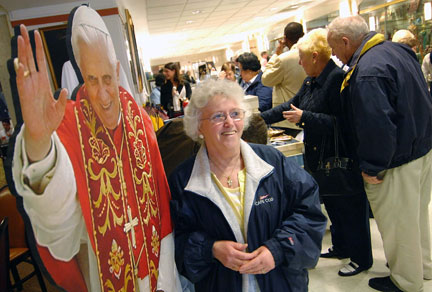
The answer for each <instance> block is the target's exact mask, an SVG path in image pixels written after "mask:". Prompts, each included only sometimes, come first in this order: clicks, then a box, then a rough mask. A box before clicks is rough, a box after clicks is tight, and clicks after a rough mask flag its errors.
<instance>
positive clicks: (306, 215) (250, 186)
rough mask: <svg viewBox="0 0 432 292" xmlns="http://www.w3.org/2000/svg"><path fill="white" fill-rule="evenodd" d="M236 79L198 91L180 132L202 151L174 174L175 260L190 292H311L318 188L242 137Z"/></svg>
mask: <svg viewBox="0 0 432 292" xmlns="http://www.w3.org/2000/svg"><path fill="white" fill-rule="evenodd" d="M249 115H250V113H249V112H247V111H246V110H245V107H244V105H243V90H242V88H241V87H240V86H239V85H238V84H237V83H235V82H231V81H226V80H217V81H215V80H208V81H205V82H202V83H200V85H199V86H197V88H196V89H195V91H194V93H193V96H192V99H191V102H190V104H189V105H188V107H187V108H186V111H185V117H184V128H185V132H186V134H187V135H188V136H190V137H191V138H192V139H193V140H194V141H200V142H201V143H202V146H201V148H200V150H199V151H198V153H197V155H196V156H193V157H191V158H190V159H188V160H187V161H185V162H184V163H183V164H181V165H180V166H179V167H178V168H177V169H176V170H175V171H174V172H173V173H172V174H171V176H170V178H169V185H170V189H171V194H172V200H171V210H172V216H173V217H172V218H173V222H175V230H176V232H175V236H176V238H175V248H176V263H177V267H178V269H179V271H180V273H181V274H183V275H184V276H185V277H186V278H188V279H189V280H190V281H192V282H193V283H194V284H195V289H196V291H233V292H240V291H286V292H294V291H304V292H305V291H307V290H308V282H309V279H308V271H307V269H308V268H312V267H314V266H315V265H316V263H317V260H318V257H319V252H320V246H321V240H322V237H323V233H324V230H325V226H326V218H325V216H324V215H323V214H322V213H321V209H320V204H319V196H318V186H317V185H316V183H315V182H314V180H313V179H312V178H311V177H310V176H309V174H307V173H306V172H305V171H304V170H303V169H301V168H300V167H299V166H298V165H297V164H296V163H295V162H292V161H290V160H289V158H287V157H285V156H284V155H283V154H282V153H281V152H279V151H278V150H277V149H274V148H273V147H271V146H267V145H260V144H248V143H246V142H244V141H242V140H241V138H240V137H241V135H242V132H243V129H244V127H247V124H248V118H249Z"/></svg>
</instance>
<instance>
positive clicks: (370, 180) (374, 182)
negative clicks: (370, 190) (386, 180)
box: [362, 171, 383, 185]
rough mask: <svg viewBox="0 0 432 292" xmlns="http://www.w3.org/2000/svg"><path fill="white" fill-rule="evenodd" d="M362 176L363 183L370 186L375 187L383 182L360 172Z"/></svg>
mask: <svg viewBox="0 0 432 292" xmlns="http://www.w3.org/2000/svg"><path fill="white" fill-rule="evenodd" d="M362 176H363V179H364V180H365V182H367V183H368V184H371V185H377V184H380V183H382V182H383V180H382V179H379V178H378V177H377V176H370V175H368V174H366V173H364V172H363V171H362Z"/></svg>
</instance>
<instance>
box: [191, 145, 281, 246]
mask: <svg viewBox="0 0 432 292" xmlns="http://www.w3.org/2000/svg"><path fill="white" fill-rule="evenodd" d="M240 152H241V155H242V157H243V161H244V164H245V167H246V185H245V199H244V210H243V212H244V220H245V221H244V231H245V234H247V230H248V223H249V216H250V212H251V210H252V206H253V203H254V201H255V193H256V191H257V189H258V185H259V183H260V181H261V179H262V178H264V177H265V176H267V175H269V174H270V173H271V172H272V171H273V169H274V167H273V166H271V165H270V164H268V163H267V162H265V161H264V160H263V159H261V158H260V157H259V156H258V155H257V154H256V153H255V152H254V151H253V149H252V148H251V146H249V145H248V144H247V143H246V142H244V141H243V140H242V141H241V143H240ZM185 190H187V191H190V192H193V193H196V194H197V195H200V196H202V197H205V198H207V199H209V200H210V201H211V202H213V203H214V204H215V205H216V206H218V207H219V209H220V210H221V211H222V213H223V215H224V217H225V218H226V220H227V221H228V222H229V223H230V226H231V229H232V231H233V233H234V236H235V238H236V241H237V242H241V243H244V242H245V238H244V237H243V234H242V233H241V229H240V226H239V224H238V222H237V219H236V216H235V214H234V212H233V210H232V208H231V206H230V205H229V204H228V202H227V201H226V200H225V197H224V196H223V194H222V193H221V192H220V191H219V189H218V187H217V185H216V184H215V183H214V182H213V180H212V178H211V175H210V164H209V159H208V155H207V149H206V147H205V145H204V144H203V145H202V146H201V148H200V150H199V151H198V154H197V156H196V158H195V162H194V165H193V168H192V173H191V176H190V178H189V181H188V183H187V185H186V188H185Z"/></svg>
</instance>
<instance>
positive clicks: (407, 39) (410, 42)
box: [392, 29, 418, 53]
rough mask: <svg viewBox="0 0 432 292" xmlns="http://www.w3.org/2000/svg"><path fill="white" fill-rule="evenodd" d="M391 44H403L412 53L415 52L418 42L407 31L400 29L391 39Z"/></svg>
mask: <svg viewBox="0 0 432 292" xmlns="http://www.w3.org/2000/svg"><path fill="white" fill-rule="evenodd" d="M392 42H395V43H401V44H405V45H407V46H408V47H410V48H411V49H412V50H413V51H414V53H416V52H417V45H418V40H417V39H416V37H415V36H414V34H413V33H412V32H410V31H409V30H407V29H400V30H398V31H397V32H395V34H394V35H393V37H392Z"/></svg>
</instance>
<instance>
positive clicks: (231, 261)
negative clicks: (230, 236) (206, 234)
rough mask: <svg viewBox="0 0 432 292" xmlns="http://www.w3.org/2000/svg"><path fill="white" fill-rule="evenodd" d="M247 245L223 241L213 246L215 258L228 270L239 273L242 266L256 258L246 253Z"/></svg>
mask: <svg viewBox="0 0 432 292" xmlns="http://www.w3.org/2000/svg"><path fill="white" fill-rule="evenodd" d="M246 247H247V244H243V243H238V242H234V241H227V240H221V241H216V242H215V243H214V244H213V256H214V257H215V258H216V259H217V260H218V261H220V262H221V263H222V265H224V266H225V267H227V268H228V269H231V270H234V271H238V270H239V268H240V266H242V265H243V264H244V263H245V262H247V261H248V260H250V259H252V258H254V257H255V255H252V254H251V253H247V252H245V250H246Z"/></svg>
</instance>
